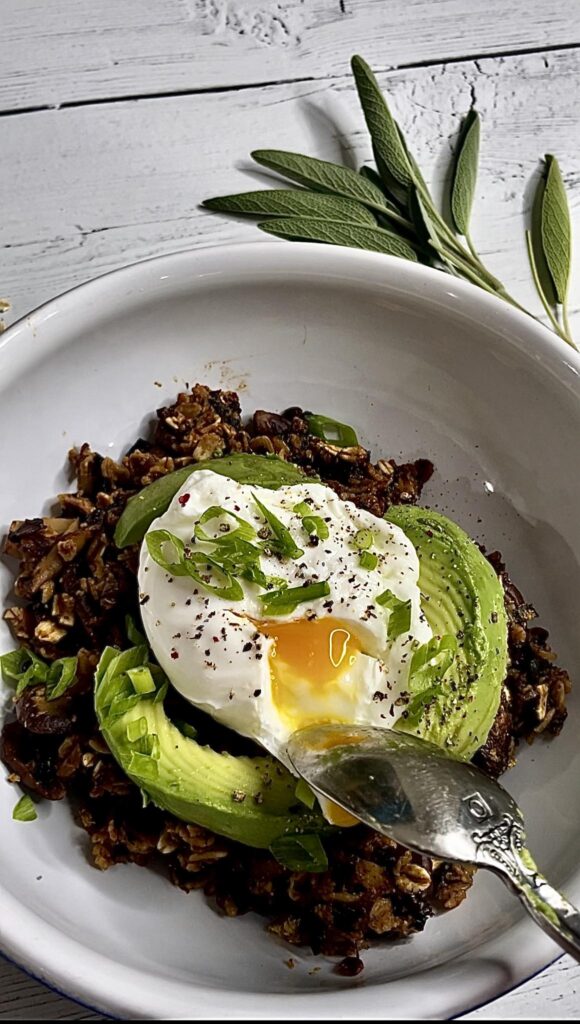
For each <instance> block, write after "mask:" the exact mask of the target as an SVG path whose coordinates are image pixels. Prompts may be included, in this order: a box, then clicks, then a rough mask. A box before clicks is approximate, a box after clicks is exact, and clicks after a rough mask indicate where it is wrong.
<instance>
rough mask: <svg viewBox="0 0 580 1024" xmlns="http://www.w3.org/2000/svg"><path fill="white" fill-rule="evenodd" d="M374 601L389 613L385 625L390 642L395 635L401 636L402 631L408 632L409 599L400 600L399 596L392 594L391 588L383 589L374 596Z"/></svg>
mask: <svg viewBox="0 0 580 1024" xmlns="http://www.w3.org/2000/svg"><path fill="white" fill-rule="evenodd" d="M375 601H376V602H377V604H380V605H381V607H382V608H386V609H387V610H388V611H389V612H390V613H391V614H390V615H389V624H388V626H387V639H388V640H389V641H390V642H391V643H392V642H393V640H396V639H397V637H399V636H402V634H403V633H408V632H409V628H410V626H411V602H410V601H401V599H400V598H398V597H396V595H395V594H393V592H392V590H384V591H383V593H382V594H379V596H378V597H376V598H375Z"/></svg>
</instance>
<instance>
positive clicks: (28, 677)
mask: <svg viewBox="0 0 580 1024" xmlns="http://www.w3.org/2000/svg"><path fill="white" fill-rule="evenodd" d="M0 668H1V670H2V678H3V679H4V682H7V683H10V684H11V685H14V684H16V692H15V697H20V696H21V695H22V694H23V693H24V690H25V689H26V687H27V686H34V685H36V684H37V683H44V684H46V681H47V679H48V672H49V665H48V663H47V662H46V661H43V659H42V658H39V657H38V655H37V654H34V652H33V651H30V650H29V649H28V648H27V647H19V648H18V649H17V650H15V651H9V652H8V653H7V654H3V655H2V657H1V658H0Z"/></svg>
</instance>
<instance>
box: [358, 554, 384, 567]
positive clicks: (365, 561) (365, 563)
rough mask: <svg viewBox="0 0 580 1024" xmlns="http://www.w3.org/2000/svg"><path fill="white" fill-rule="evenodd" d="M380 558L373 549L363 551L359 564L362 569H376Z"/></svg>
mask: <svg viewBox="0 0 580 1024" xmlns="http://www.w3.org/2000/svg"><path fill="white" fill-rule="evenodd" d="M378 563H379V560H378V558H377V556H376V555H375V554H374V553H373V552H372V551H361V553H360V555H359V565H360V567H361V569H376V567H377V565H378Z"/></svg>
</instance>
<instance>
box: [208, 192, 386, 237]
mask: <svg viewBox="0 0 580 1024" xmlns="http://www.w3.org/2000/svg"><path fill="white" fill-rule="evenodd" d="M202 206H205V208H206V209H207V210H214V211H216V212H217V213H236V214H247V215H249V216H251V217H268V216H272V217H296V216H298V217H303V216H306V217H323V218H324V219H325V220H338V221H347V222H349V223H352V224H366V225H369V226H370V227H376V224H377V222H376V220H375V218H374V217H373V215H372V213H371V212H370V211H369V210H368V209H367V207H366V206H363V205H362V203H358V202H356V201H355V200H353V199H345V198H344V196H332V195H325V194H324V193H323V192H306V191H305V190H302V189H287V188H273V189H261V190H260V191H258V192H238V193H237V195H232V196H216V197H215V198H214V199H206V200H204V202H203V203H202Z"/></svg>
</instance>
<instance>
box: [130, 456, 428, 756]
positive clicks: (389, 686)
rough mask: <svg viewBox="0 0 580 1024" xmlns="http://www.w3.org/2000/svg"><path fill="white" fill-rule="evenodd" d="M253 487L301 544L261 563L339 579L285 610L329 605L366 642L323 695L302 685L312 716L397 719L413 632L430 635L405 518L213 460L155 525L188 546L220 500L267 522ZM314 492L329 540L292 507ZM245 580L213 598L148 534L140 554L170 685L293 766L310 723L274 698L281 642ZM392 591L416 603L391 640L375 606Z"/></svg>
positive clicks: (310, 611) (299, 575) (257, 591)
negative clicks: (366, 555) (246, 478)
mask: <svg viewBox="0 0 580 1024" xmlns="http://www.w3.org/2000/svg"><path fill="white" fill-rule="evenodd" d="M253 494H255V495H256V496H257V497H258V498H259V500H260V501H261V502H262V503H263V504H264V505H265V506H266V507H267V508H268V509H270V510H271V511H272V512H273V513H274V514H275V515H276V516H277V517H278V519H279V520H280V521H281V522H282V523H284V525H285V526H286V527H287V528H288V529H289V530H290V531H291V533H292V536H293V538H294V539H295V541H296V542H297V544H298V545H299V546H300V547H301V548H303V550H304V554H303V555H302V556H301V557H300V558H298V559H297V560H295V561H293V560H291V559H283V560H280V559H279V558H278V557H276V556H275V555H272V554H270V555H263V557H262V563H261V564H262V569H263V571H264V572H265V573H266V574H267V575H272V576H278V577H282V578H283V579H285V580H286V581H287V582H288V586H289V587H297V586H301V585H302V584H303V583H304V582H315V581H317V580H328V582H329V586H330V595H329V596H328V597H325V598H319V599H317V600H313V601H307V602H304V603H303V604H300V605H298V607H297V608H295V610H294V611H293V612H291V613H289V614H286V615H282V616H277V617H276V620H277V621H280V622H288V621H295V620H298V619H304V618H307V617H309V616H316V617H318V618H323V617H324V616H329V615H330V616H332V617H333V618H336V619H339V620H340V621H341V623H344V624H346V625H347V626H349V627H350V628H351V629H352V632H353V633H354V634H355V635H356V637H357V638H358V640H359V643H360V647H361V653H359V654H357V655H356V657H355V658H354V659H353V664H352V665H351V666H350V667H349V668H347V669H346V671H344V672H343V674H342V675H341V676H340V679H339V680H337V685H336V686H334V685H333V687H332V688H331V689H330V691H329V692H328V693H326V701H325V702H324V703H323V704H322V705H321V703H320V699H319V698H318V699H317V698H316V694H314V695H313V694H311V693H309V692H308V688H306V689H305V693H304V714H305V715H309V716H310V720H312V718H313V717H314V718H316V717H317V716H318V715H320V717H321V718H324V719H326V720H327V721H328V720H330V721H339V722H341V721H342V722H344V721H347V722H353V723H356V724H361V725H363V724H364V725H377V726H384V727H390V726H392V725H393V724H394V722H395V721H396V719H397V718H398V717H399V714H400V713H401V711H402V710H403V706H404V703H405V691H406V690H407V681H408V674H409V664H410V660H411V655H412V650H413V647H414V641H416V642H417V643H419V644H422V643H425V642H426V641H427V640H429V639H430V638H431V636H432V633H431V630H430V628H429V626H428V624H427V621H426V619H425V616H424V614H423V613H422V611H421V603H420V591H419V586H418V576H419V561H418V557H417V553H416V551H415V549H414V547H413V545H412V544H411V543H410V541H409V540H408V539H407V537H406V536H405V534H404V533H403V531H402V530H401V529H400V528H399V527H397V526H394V525H392V524H390V523H388V522H386V521H385V520H381V519H377V518H376V517H375V516H373V515H371V514H370V513H368V512H365V511H363V510H361V509H358V508H356V506H355V505H354V504H352V503H351V502H345V501H342V500H341V499H340V498H339V497H338V496H337V495H336V494H335V492H334V491H332V490H331V489H330V488H328V487H326V486H324V485H323V484H319V483H310V482H304V483H300V484H296V485H293V486H291V487H282V488H280V489H279V490H278V491H271V490H267V489H265V488H261V487H251V486H247V485H242V484H238V483H236V482H235V481H233V480H230V479H228V478H227V477H223V476H219V475H218V474H217V473H213V472H211V471H210V470H202V471H196V472H195V474H193V475H192V476H190V477H189V478H188V480H187V481H186V482H185V483H184V485H183V486H182V488H181V489H180V491H179V492H178V494H176V495H175V497H174V499H173V501H172V502H171V505H170V506H169V508H168V509H167V511H166V512H165V513H164V515H162V516H160V517H159V518H158V519H156V520H155V522H153V523H152V524H151V526H150V528H149V529H150V531H152V530H158V529H164V530H168V531H169V532H170V533H172V534H174V535H176V536H177V537H179V538H180V539H181V540H182V541H183V542H184V543H185V544H190V543H191V539H192V536H193V532H194V526H195V524H196V522H198V521H199V518H200V516H201V515H202V514H203V513H204V512H205V511H206V509H207V508H209V507H210V506H211V505H217V506H221V507H222V508H225V509H228V510H230V511H232V512H235V513H236V515H238V516H241V517H242V518H243V519H245V520H247V521H248V522H250V523H251V524H252V525H253V526H254V527H255V529H256V530H259V529H260V528H261V527H263V526H264V520H263V518H262V516H261V514H260V512H259V510H258V508H257V506H256V504H255V502H254V500H253V498H252V495H253ZM307 499H308V501H309V502H310V503H311V508H312V513H313V514H314V515H318V516H321V517H322V518H323V519H324V520H325V521H326V523H327V526H328V528H329V536H328V538H327V539H326V540H320V541H319V543H318V544H313V545H312V546H311V545H310V544H309V538H308V536H307V534H306V533H305V531H304V529H303V527H302V523H301V519H300V516H299V515H298V514H296V513H294V512H293V511H292V509H293V507H294V506H295V505H296V504H297V503H299V502H303V501H305V500H307ZM361 529H369V530H371V531H372V533H373V537H374V544H373V551H374V553H375V554H376V555H377V556H378V564H377V567H376V568H375V569H372V570H368V569H362V568H361V566H360V563H359V555H360V553H359V551H358V550H357V549H356V547H355V546H354V544H353V538H354V536H355V534H356V533H357V531H358V530H361ZM240 583H241V586H242V588H243V592H244V597H243V600H241V601H227V600H224V599H222V598H219V597H216V596H215V595H213V594H211V593H209V592H208V591H206V590H205V589H203V588H202V587H200V586H198V585H197V584H196V583H195V582H194V580H192V579H191V578H190V577H188V576H181V577H171V576H170V575H169V573H168V572H166V571H165V570H164V569H163V568H161V566H159V565H158V564H157V563H156V562H155V561H154V560H153V559H152V558H151V556H150V554H149V552H148V549H147V544H146V543H145V542H143V545H142V548H141V556H140V564H139V588H140V601H141V614H142V618H143V625H144V628H145V631H146V634H147V637H148V640H149V643H150V645H151V647H152V649H153V651H154V653H155V656H156V658H157V660H158V661H159V664H160V665H161V667H162V668H163V670H164V671H165V673H166V674H167V676H168V678H169V679H170V681H171V683H172V684H173V686H175V688H176V689H177V690H178V691H179V692H180V693H181V694H182V695H183V696H184V697H185V698H186V699H187V700H189V701H190V702H191V703H192V704H194V705H195V706H196V707H198V708H201V709H202V710H203V711H205V712H207V713H208V714H210V715H212V717H213V718H215V719H216V720H217V721H219V722H221V723H222V724H223V725H226V726H228V727H229V728H231V729H233V730H235V731H236V732H238V733H240V734H241V735H243V736H247V737H249V738H251V739H254V740H256V741H257V742H258V743H259V744H261V745H262V746H263V747H264V748H265V749H266V750H268V751H269V752H270V753H271V754H273V755H274V756H275V757H277V758H278V759H279V760H280V761H282V762H283V763H284V764H286V765H287V766H288V767H290V765H289V761H288V757H287V754H286V744H287V741H288V739H289V737H290V735H291V733H292V731H293V729H294V728H296V727H298V726H299V725H300V724H303V723H301V722H299V721H298V722H297V721H296V720H290V719H289V718H288V716H287V715H285V714H283V713H282V712H281V709H280V708H279V707H277V706H276V704H275V703H274V700H273V695H272V679H271V675H270V655H271V653H272V649H273V647H274V643H275V641H274V640H273V639H272V638H270V637H267V636H264V635H262V634H260V633H259V631H258V630H257V629H256V624H255V623H256V621H257V620H258V621H259V620H263V619H264V618H265V617H266V616H264V612H263V608H262V604H261V601H260V595H261V594H263V593H264V591H263V590H262V589H261V588H260V587H258V586H257V584H254V583H249V582H246V581H244V580H240ZM386 589H388V590H390V591H391V592H392V593H393V594H395V596H396V597H397V598H399V599H400V600H402V601H410V602H411V622H410V628H409V631H408V632H407V633H404V634H403V635H401V636H399V637H397V639H396V640H394V641H393V642H389V641H388V639H387V629H388V622H389V614H390V613H389V611H388V610H387V609H386V608H383V607H380V606H379V605H377V604H376V597H377V596H378V595H379V594H381V593H382V592H383V591H385V590H386ZM269 618H270V619H271V618H272V617H271V616H270V617H269ZM311 697H312V701H311V706H309V700H310V698H311Z"/></svg>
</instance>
